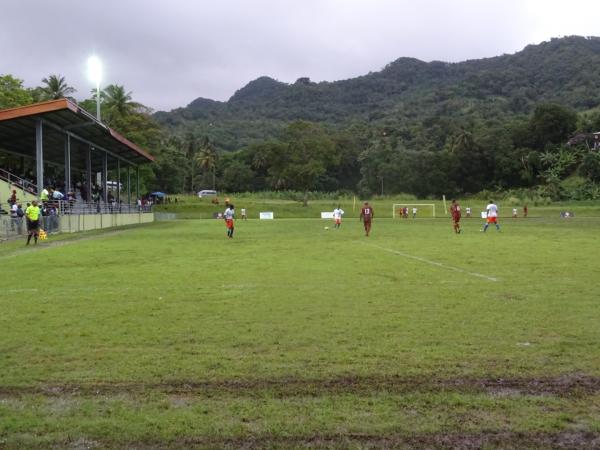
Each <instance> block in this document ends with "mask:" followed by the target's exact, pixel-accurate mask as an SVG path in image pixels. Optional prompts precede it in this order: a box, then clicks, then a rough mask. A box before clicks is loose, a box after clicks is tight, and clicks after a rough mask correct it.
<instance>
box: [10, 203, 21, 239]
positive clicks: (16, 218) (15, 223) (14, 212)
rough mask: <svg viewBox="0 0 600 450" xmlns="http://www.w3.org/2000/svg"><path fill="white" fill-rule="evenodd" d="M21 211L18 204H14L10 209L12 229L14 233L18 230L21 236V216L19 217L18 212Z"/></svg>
mask: <svg viewBox="0 0 600 450" xmlns="http://www.w3.org/2000/svg"><path fill="white" fill-rule="evenodd" d="M18 210H19V207H18V205H17V204H16V203H13V204H12V206H11V207H10V229H11V230H12V231H15V230H17V231H18V232H19V234H21V230H20V228H19V227H18V225H19V224H18V221H19V216H18V215H17V211H18Z"/></svg>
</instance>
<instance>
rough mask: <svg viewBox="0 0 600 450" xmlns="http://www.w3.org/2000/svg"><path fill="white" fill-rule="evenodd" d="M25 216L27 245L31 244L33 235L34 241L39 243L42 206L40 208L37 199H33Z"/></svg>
mask: <svg viewBox="0 0 600 450" xmlns="http://www.w3.org/2000/svg"><path fill="white" fill-rule="evenodd" d="M25 218H26V219H27V244H25V245H29V242H30V241H31V236H33V241H34V243H36V244H37V241H38V236H39V234H40V208H38V204H37V201H36V200H34V201H32V202H31V205H30V206H28V207H27V209H26V210H25Z"/></svg>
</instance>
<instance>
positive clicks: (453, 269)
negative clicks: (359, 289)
mask: <svg viewBox="0 0 600 450" xmlns="http://www.w3.org/2000/svg"><path fill="white" fill-rule="evenodd" d="M358 242H359V243H361V244H364V245H368V246H369V247H375V248H378V249H379V250H383V251H384V252H388V253H392V254H394V255H398V256H402V257H404V258H409V259H414V260H415V261H419V262H422V263H425V264H429V265H430V266H435V267H441V268H442V269H446V270H452V271H454V272H458V273H464V274H466V275H471V276H472V277H477V278H483V279H484V280H488V281H498V278H496V277H490V276H488V275H484V274H482V273H477V272H469V271H468V270H464V269H461V268H459V267H454V266H449V265H447V264H444V263H441V262H438V261H432V260H430V259H425V258H421V257H420V256H414V255H409V254H408V253H404V252H400V251H398V250H394V249H391V248H385V247H380V246H379V245H375V244H367V243H366V242H364V241H358Z"/></svg>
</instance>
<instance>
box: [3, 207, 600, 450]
mask: <svg viewBox="0 0 600 450" xmlns="http://www.w3.org/2000/svg"><path fill="white" fill-rule="evenodd" d="M325 225H328V226H329V229H328V230H325V229H324V226H325ZM501 225H502V231H501V232H496V230H495V229H494V228H490V229H488V231H487V233H481V232H480V228H481V220H479V219H463V229H464V232H463V233H462V234H460V235H456V234H454V233H453V232H452V227H451V224H450V220H449V219H417V220H412V219H408V220H401V219H396V220H392V219H377V218H376V219H375V221H374V223H373V229H372V235H371V236H370V237H368V238H366V237H365V236H364V233H363V230H362V226H361V224H360V223H359V222H358V219H356V218H346V219H345V221H344V223H343V225H342V227H341V229H339V230H335V229H333V228H332V227H331V224H330V223H329V222H327V221H322V220H316V219H315V220H312V219H280V220H275V221H258V220H249V221H247V222H241V221H239V220H238V221H237V223H236V232H235V237H234V239H232V240H228V239H227V238H226V237H225V227H224V225H223V222H222V221H220V220H179V221H171V222H158V223H154V224H151V225H148V226H141V227H132V228H126V229H115V230H112V231H108V232H100V233H87V234H80V235H76V236H59V237H51V238H50V239H49V240H48V241H45V242H43V243H40V244H39V245H38V246H36V247H34V246H30V247H25V246H24V242H22V241H19V242H11V243H4V244H2V245H1V246H0V267H1V270H0V278H1V279H2V289H3V295H2V296H1V297H0V310H1V311H2V314H1V316H0V448H180V447H181V448H190V447H192V448H193V447H197V448H223V447H231V448H238V447H245V448H251V447H260V448H265V447H266V448H279V447H295V448H300V447H337V448H369V447H372V448H376V447H377V448H379V447H406V448H408V447H429V448H437V447H449V448H466V447H470V448H480V447H489V448H561V447H564V448H586V447H594V445H595V446H596V447H597V446H600V307H599V302H600V284H599V283H598V280H599V279H600V263H599V262H598V248H599V247H598V236H599V233H600V219H599V218H585V217H581V218H579V217H576V218H574V219H571V220H560V219H558V218H556V219H554V218H551V217H544V218H541V217H539V218H531V219H507V218H505V219H502V220H501Z"/></svg>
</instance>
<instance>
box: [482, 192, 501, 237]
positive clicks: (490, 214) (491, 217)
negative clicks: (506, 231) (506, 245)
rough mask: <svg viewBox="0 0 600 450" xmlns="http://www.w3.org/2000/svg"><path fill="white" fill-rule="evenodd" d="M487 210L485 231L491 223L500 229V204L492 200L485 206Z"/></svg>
mask: <svg viewBox="0 0 600 450" xmlns="http://www.w3.org/2000/svg"><path fill="white" fill-rule="evenodd" d="M485 210H486V212H487V220H486V222H485V225H484V226H483V232H484V233H485V232H486V231H487V229H488V227H489V226H490V223H493V224H494V225H496V230H498V231H500V225H498V206H497V205H496V204H495V203H494V202H493V201H492V200H490V203H489V204H488V205H487V206H486V207H485Z"/></svg>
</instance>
